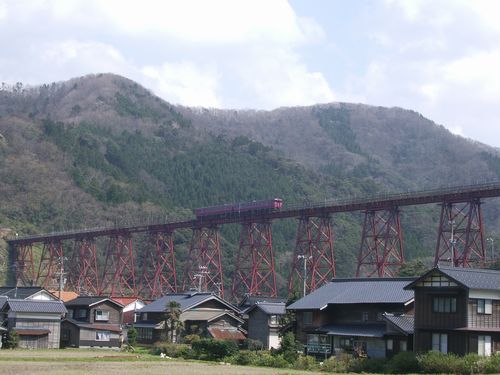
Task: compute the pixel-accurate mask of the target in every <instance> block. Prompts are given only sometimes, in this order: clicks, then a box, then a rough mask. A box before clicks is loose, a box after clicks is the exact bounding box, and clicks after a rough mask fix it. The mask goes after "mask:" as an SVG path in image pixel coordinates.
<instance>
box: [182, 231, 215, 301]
mask: <svg viewBox="0 0 500 375" xmlns="http://www.w3.org/2000/svg"><path fill="white" fill-rule="evenodd" d="M182 288H183V290H185V291H186V290H198V291H200V292H213V293H216V294H217V295H219V296H220V297H221V298H223V297H224V280H223V274H222V263H221V251H220V240H219V229H218V228H217V226H212V227H210V228H204V227H197V228H193V237H192V240H191V247H190V249H189V257H188V259H187V262H186V268H185V271H184V279H183V285H182Z"/></svg>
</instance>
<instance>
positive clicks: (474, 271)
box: [406, 266, 500, 291]
mask: <svg viewBox="0 0 500 375" xmlns="http://www.w3.org/2000/svg"><path fill="white" fill-rule="evenodd" d="M435 272H440V273H442V274H443V275H445V276H448V277H450V278H451V279H453V280H455V281H456V282H457V283H458V284H460V285H462V286H463V287H465V288H468V289H484V290H496V291H500V271H496V270H487V269H479V268H463V267H446V266H439V267H435V268H433V269H431V270H430V271H428V272H426V273H425V274H424V275H422V276H420V277H419V278H418V279H416V280H415V281H413V282H412V283H410V284H408V285H407V286H406V289H413V288H414V287H415V286H416V285H417V283H418V282H420V281H422V280H425V279H426V278H428V277H429V276H430V275H432V274H433V273H435Z"/></svg>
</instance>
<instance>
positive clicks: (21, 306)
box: [6, 299, 68, 314]
mask: <svg viewBox="0 0 500 375" xmlns="http://www.w3.org/2000/svg"><path fill="white" fill-rule="evenodd" d="M6 305H7V306H8V307H9V309H10V311H14V312H29V313H59V314H65V313H67V312H68V311H67V310H66V308H65V307H64V305H63V303H62V302H61V301H41V300H27V299H9V300H8V301H7V303H6Z"/></svg>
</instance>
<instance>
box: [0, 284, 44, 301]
mask: <svg viewBox="0 0 500 375" xmlns="http://www.w3.org/2000/svg"><path fill="white" fill-rule="evenodd" d="M42 290H44V289H43V288H41V287H39V286H27V287H25V286H23V287H20V286H18V287H17V288H16V287H14V286H2V287H0V295H2V296H7V297H9V298H16V299H26V298H29V297H31V296H32V295H33V294H36V293H38V292H40V291H42ZM47 293H49V292H48V291H47Z"/></svg>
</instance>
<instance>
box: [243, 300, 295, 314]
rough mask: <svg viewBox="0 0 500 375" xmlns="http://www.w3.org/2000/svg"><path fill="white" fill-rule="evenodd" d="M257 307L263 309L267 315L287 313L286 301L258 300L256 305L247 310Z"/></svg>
mask: <svg viewBox="0 0 500 375" xmlns="http://www.w3.org/2000/svg"><path fill="white" fill-rule="evenodd" d="M255 308H259V309H261V310H262V311H264V312H265V313H266V314H267V315H285V314H286V305H285V302H257V303H256V304H255V305H253V306H252V307H250V308H249V309H248V310H247V312H250V311H252V310H253V309H255Z"/></svg>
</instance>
